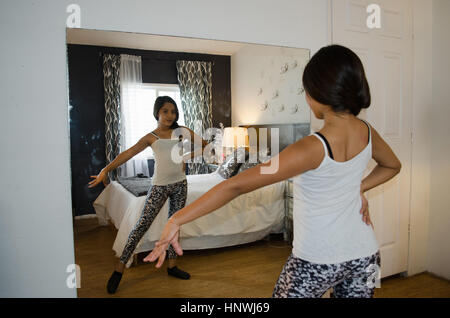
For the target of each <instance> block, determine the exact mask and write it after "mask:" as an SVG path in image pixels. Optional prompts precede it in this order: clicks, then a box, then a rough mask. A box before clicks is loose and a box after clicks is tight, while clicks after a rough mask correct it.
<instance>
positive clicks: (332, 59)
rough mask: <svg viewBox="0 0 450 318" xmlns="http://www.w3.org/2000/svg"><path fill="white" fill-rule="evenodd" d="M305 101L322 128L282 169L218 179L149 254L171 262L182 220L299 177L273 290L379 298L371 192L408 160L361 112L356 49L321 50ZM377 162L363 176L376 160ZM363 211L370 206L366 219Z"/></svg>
mask: <svg viewBox="0 0 450 318" xmlns="http://www.w3.org/2000/svg"><path fill="white" fill-rule="evenodd" d="M303 86H304V88H305V91H306V101H307V102H308V104H309V106H310V107H311V109H312V111H313V113H314V115H315V116H316V117H317V118H319V119H323V120H324V127H323V128H322V130H320V132H318V133H315V134H313V135H310V136H308V137H306V138H303V139H301V140H299V141H297V142H295V143H294V144H292V145H290V146H289V147H287V148H286V149H285V150H283V151H282V152H281V153H280V154H279V155H278V158H275V159H273V160H276V159H277V160H279V168H278V171H277V172H276V173H274V174H262V173H260V169H261V167H262V166H267V167H269V166H271V161H269V162H267V163H265V164H262V165H259V166H256V167H254V168H251V169H248V170H246V171H244V172H242V173H240V174H238V175H237V176H235V177H233V178H231V179H227V180H226V181H224V182H222V183H220V184H218V185H217V186H215V187H214V188H212V189H211V190H210V191H208V192H207V193H206V194H205V195H203V196H202V197H200V198H199V199H197V200H196V201H194V202H193V203H192V204H190V205H189V206H187V207H185V208H183V209H181V210H180V211H178V212H177V213H175V214H174V215H173V216H172V217H171V218H170V219H169V222H168V223H167V224H166V227H165V228H164V231H163V234H162V236H161V239H160V241H159V242H158V243H157V244H156V246H155V249H154V250H153V251H152V252H151V253H150V254H149V255H148V256H147V257H146V258H145V259H144V261H155V260H156V259H157V258H158V257H159V260H158V263H157V264H156V267H160V266H161V265H162V263H163V262H164V256H165V253H166V252H165V250H166V248H167V245H168V244H169V243H172V244H173V245H174V248H175V250H176V252H177V253H178V254H179V255H182V250H181V248H180V246H179V244H178V243H177V239H178V230H179V228H180V226H181V225H182V224H185V223H187V222H190V221H192V220H194V219H196V218H198V217H200V216H202V215H205V214H207V213H210V212H212V211H214V210H216V209H218V208H220V207H221V206H223V205H224V204H226V203H228V202H229V201H231V200H233V199H234V198H236V197H237V196H239V195H241V194H244V193H247V192H250V191H253V190H255V189H258V188H261V187H264V186H266V185H269V184H272V183H276V182H280V181H282V180H285V179H288V178H294V211H293V214H294V241H293V250H292V254H291V255H290V257H289V258H288V260H287V262H286V264H285V266H284V268H283V270H282V273H281V275H280V277H279V278H278V281H277V283H276V286H275V290H274V292H273V297H321V296H322V295H323V294H324V293H325V292H326V291H327V290H328V289H330V288H331V287H333V291H334V296H335V297H372V296H373V293H374V284H373V281H372V278H373V277H375V275H373V274H374V271H376V269H377V268H379V266H380V254H379V251H378V243H377V241H376V238H375V235H374V231H373V226H370V225H372V223H371V221H370V217H369V214H368V204H367V200H366V198H365V196H364V192H366V191H367V190H369V189H372V188H374V187H376V186H378V185H380V184H382V183H384V182H386V181H388V180H389V179H391V178H393V177H394V176H395V175H396V174H398V173H399V172H400V168H401V164H400V162H399V160H398V159H397V157H396V156H395V154H394V153H393V152H392V150H391V148H390V147H389V146H388V145H387V143H386V142H385V141H384V140H383V139H382V138H381V137H380V135H379V134H378V133H377V131H376V130H375V129H373V127H371V126H370V125H369V124H368V123H366V122H365V121H361V120H360V119H358V118H357V117H356V116H357V115H358V114H359V113H360V111H361V109H362V108H368V107H369V105H370V100H371V99H370V91H369V86H368V83H367V80H366V76H365V72H364V68H363V65H362V63H361V61H360V59H359V58H358V56H357V55H356V54H355V53H353V52H352V51H351V50H349V49H347V48H345V47H342V46H338V45H332V46H328V47H324V48H322V49H321V50H319V51H318V52H317V54H315V55H314V56H313V57H312V58H311V60H310V61H309V63H308V64H307V66H306V67H305V70H304V74H303ZM371 158H373V159H374V160H375V161H376V162H377V164H378V165H377V166H376V167H375V168H374V169H373V171H372V172H371V173H370V175H368V176H367V177H366V178H364V180H362V178H363V174H364V170H365V169H366V167H367V164H368V162H369V160H370V159H371ZM359 213H363V221H365V223H364V222H361V220H360V216H359Z"/></svg>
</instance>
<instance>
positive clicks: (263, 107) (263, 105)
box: [259, 101, 269, 111]
mask: <svg viewBox="0 0 450 318" xmlns="http://www.w3.org/2000/svg"><path fill="white" fill-rule="evenodd" d="M268 107H269V103H268V102H267V101H265V102H264V103H262V104H261V105H259V109H260V110H261V111H264V110H266V109H267V108H268Z"/></svg>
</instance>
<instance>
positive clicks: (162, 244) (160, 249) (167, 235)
mask: <svg viewBox="0 0 450 318" xmlns="http://www.w3.org/2000/svg"><path fill="white" fill-rule="evenodd" d="M179 231H180V226H179V225H178V224H176V223H175V222H174V221H173V220H172V219H169V221H168V222H167V224H166V226H165V227H164V230H163V233H162V235H161V238H160V239H159V241H158V242H156V243H155V248H154V249H153V251H152V252H151V253H149V254H148V255H147V256H146V257H145V258H144V262H154V261H155V260H156V259H157V258H159V259H158V263H157V264H156V265H155V267H156V268H160V267H161V265H162V264H163V263H164V260H165V258H166V250H167V248H168V246H169V244H172V246H173V248H174V250H175V252H176V253H177V254H178V255H180V256H181V255H183V250H182V249H181V247H180V244H179V243H178V236H179Z"/></svg>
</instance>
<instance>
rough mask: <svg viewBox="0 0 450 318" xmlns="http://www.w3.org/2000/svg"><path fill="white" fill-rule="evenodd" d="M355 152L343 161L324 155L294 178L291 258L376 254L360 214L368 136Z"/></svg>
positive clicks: (329, 259) (326, 260) (334, 259)
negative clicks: (317, 165)
mask: <svg viewBox="0 0 450 318" xmlns="http://www.w3.org/2000/svg"><path fill="white" fill-rule="evenodd" d="M368 127H369V143H368V145H367V146H366V148H364V150H362V151H361V152H360V153H359V154H358V155H356V156H355V157H353V158H352V159H350V160H348V161H345V162H337V161H334V160H333V159H331V158H330V156H329V153H328V150H327V145H326V143H325V141H324V140H322V138H320V136H319V135H317V134H313V135H314V136H316V137H317V138H319V140H320V141H321V142H322V144H323V147H324V150H325V156H324V158H323V160H322V162H321V164H320V165H319V167H317V168H316V169H314V170H309V171H307V172H305V173H303V174H301V175H298V176H296V177H295V178H294V180H293V181H294V182H293V185H294V208H293V217H294V240H293V250H292V253H293V254H294V256H296V257H299V258H301V259H304V260H306V261H309V262H313V263H319V264H334V263H341V262H345V261H349V260H353V259H358V258H362V257H366V256H370V255H372V254H375V253H376V252H377V251H378V242H377V240H376V238H375V233H374V231H373V229H372V227H371V226H370V225H367V224H365V223H364V222H363V221H362V215H361V214H360V213H359V211H360V209H361V205H362V201H361V196H360V187H361V181H362V178H363V175H364V171H365V169H366V167H367V164H368V163H369V160H370V159H371V158H372V137H371V130H370V126H369V125H368Z"/></svg>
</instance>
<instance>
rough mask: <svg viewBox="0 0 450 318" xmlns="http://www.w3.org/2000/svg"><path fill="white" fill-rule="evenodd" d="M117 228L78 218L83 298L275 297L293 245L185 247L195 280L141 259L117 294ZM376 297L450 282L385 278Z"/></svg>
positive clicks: (427, 293) (435, 292)
mask: <svg viewBox="0 0 450 318" xmlns="http://www.w3.org/2000/svg"><path fill="white" fill-rule="evenodd" d="M116 234H117V230H116V229H115V228H114V227H113V226H112V225H109V226H99V225H98V223H97V219H96V218H91V219H78V220H75V221H74V239H75V259H76V263H77V264H78V265H79V266H80V269H81V288H79V289H78V290H77V292H78V297H82V298H85V297H86V298H90V297H138V298H141V297H162V298H176V297H187V298H197V297H199V298H204V297H211V298H216V297H224V298H241V297H242V298H254V297H271V295H272V291H273V287H274V285H275V282H276V280H277V278H278V275H279V274H280V272H281V269H282V268H283V265H284V262H285V261H286V259H287V258H288V256H289V254H290V252H291V247H290V246H289V244H287V243H286V242H284V241H283V240H282V237H281V236H280V235H272V236H271V237H270V239H267V240H262V241H259V242H254V243H249V244H245V245H241V246H235V247H227V248H220V249H210V250H197V251H185V254H184V255H183V256H182V257H179V258H178V266H179V267H180V268H181V269H183V270H186V271H187V272H189V273H190V274H191V279H190V280H187V281H186V280H180V279H177V278H174V277H171V276H168V275H167V272H166V265H163V268H161V269H156V268H155V267H154V264H148V263H144V262H142V258H144V257H145V256H146V255H147V253H142V254H139V256H138V264H137V266H132V267H131V268H129V269H128V270H126V271H125V273H124V276H123V277H122V281H121V283H120V285H119V288H118V290H117V292H116V294H114V295H109V294H108V293H107V292H106V283H107V281H108V279H109V277H110V275H111V273H112V271H113V270H114V267H115V264H116V262H117V258H116V257H115V256H114V252H113V251H112V245H113V242H114V239H115V236H116ZM375 297H376V298H377V297H378V298H384V297H450V282H448V281H446V280H443V279H440V278H437V277H434V276H432V275H430V274H428V273H422V274H419V275H416V276H412V277H399V276H394V277H390V278H386V279H383V280H382V281H381V288H377V289H376V291H375Z"/></svg>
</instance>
